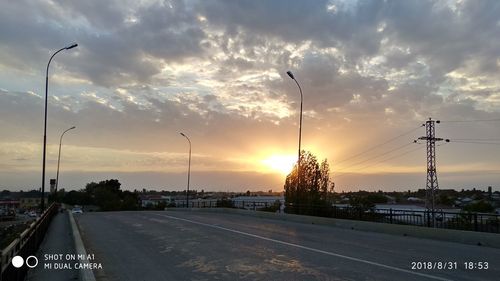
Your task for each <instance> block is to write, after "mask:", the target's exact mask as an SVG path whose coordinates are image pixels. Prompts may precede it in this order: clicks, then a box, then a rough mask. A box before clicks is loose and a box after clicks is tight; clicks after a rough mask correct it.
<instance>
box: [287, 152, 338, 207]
mask: <svg viewBox="0 0 500 281" xmlns="http://www.w3.org/2000/svg"><path fill="white" fill-rule="evenodd" d="M299 179H300V180H299ZM298 182H299V183H300V185H299V186H297V183H298ZM329 187H330V167H329V165H328V161H327V160H326V159H325V160H324V161H323V162H322V163H321V165H320V164H318V160H317V159H316V156H314V155H313V154H312V153H311V152H306V151H304V150H303V151H301V153H300V171H299V173H297V165H295V167H294V168H293V170H292V171H291V172H290V174H288V176H287V177H286V179H285V186H284V188H285V203H286V204H287V212H293V213H298V214H313V213H316V212H317V210H319V209H321V208H322V207H324V206H326V205H327V203H329V202H328V198H329V190H328V188H329Z"/></svg>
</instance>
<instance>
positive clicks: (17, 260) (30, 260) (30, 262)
mask: <svg viewBox="0 0 500 281" xmlns="http://www.w3.org/2000/svg"><path fill="white" fill-rule="evenodd" d="M24 263H26V266H27V267H29V268H33V267H36V266H37V265H38V259H37V258H36V257H35V256H29V257H27V258H26V261H25V260H24V259H23V257H21V256H15V257H13V258H12V266H14V267H15V268H20V267H22V266H23V264H24Z"/></svg>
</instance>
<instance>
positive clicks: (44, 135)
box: [40, 43, 78, 213]
mask: <svg viewBox="0 0 500 281" xmlns="http://www.w3.org/2000/svg"><path fill="white" fill-rule="evenodd" d="M76 46H78V44H76V43H74V44H71V45H70V46H67V47H64V48H61V49H59V50H58V51H57V52H55V53H54V54H53V55H52V56H51V57H50V59H49V62H48V63H47V72H45V111H44V122H43V162H42V163H43V164H42V202H41V203H40V207H41V209H42V213H43V211H44V209H45V201H44V196H45V160H46V159H45V158H46V154H47V100H48V94H49V66H50V62H51V61H52V59H53V58H54V56H55V55H57V54H58V53H59V52H60V51H63V50H69V49H73V48H75V47H76Z"/></svg>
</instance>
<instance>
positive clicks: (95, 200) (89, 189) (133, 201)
mask: <svg viewBox="0 0 500 281" xmlns="http://www.w3.org/2000/svg"><path fill="white" fill-rule="evenodd" d="M120 186H121V184H120V182H119V181H118V180H116V179H111V180H105V181H100V182H99V183H96V182H90V183H88V184H87V185H86V186H85V188H84V189H83V190H80V191H70V192H67V193H66V194H65V196H64V202H65V203H67V204H70V205H97V206H98V207H99V209H100V210H101V211H120V210H137V209H138V207H139V200H138V197H137V193H134V192H130V191H122V190H120Z"/></svg>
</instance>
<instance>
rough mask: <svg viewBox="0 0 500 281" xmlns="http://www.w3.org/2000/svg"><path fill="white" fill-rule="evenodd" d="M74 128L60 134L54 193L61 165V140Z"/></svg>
mask: <svg viewBox="0 0 500 281" xmlns="http://www.w3.org/2000/svg"><path fill="white" fill-rule="evenodd" d="M74 128H76V127H75V126H73V127H71V128H69V129H67V130H66V131H64V132H63V133H62V134H61V138H60V139H59V154H58V156H57V173H56V192H57V190H58V189H57V188H58V187H59V164H60V163H61V145H62V138H63V136H64V134H65V133H66V132H67V131H69V130H73V129H74Z"/></svg>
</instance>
